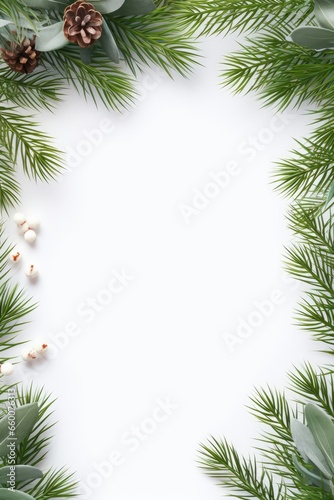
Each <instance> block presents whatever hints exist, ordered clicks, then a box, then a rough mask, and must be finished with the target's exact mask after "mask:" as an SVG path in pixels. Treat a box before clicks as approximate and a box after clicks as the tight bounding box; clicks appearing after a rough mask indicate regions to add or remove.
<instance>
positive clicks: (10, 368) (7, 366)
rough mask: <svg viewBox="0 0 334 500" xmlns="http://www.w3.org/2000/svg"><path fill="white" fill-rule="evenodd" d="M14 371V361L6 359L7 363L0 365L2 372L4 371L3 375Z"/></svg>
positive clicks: (0, 371)
mask: <svg viewBox="0 0 334 500" xmlns="http://www.w3.org/2000/svg"><path fill="white" fill-rule="evenodd" d="M13 371H14V366H13V365H12V363H8V362H7V361H6V363H4V364H3V365H0V373H2V375H11V374H12V373H13Z"/></svg>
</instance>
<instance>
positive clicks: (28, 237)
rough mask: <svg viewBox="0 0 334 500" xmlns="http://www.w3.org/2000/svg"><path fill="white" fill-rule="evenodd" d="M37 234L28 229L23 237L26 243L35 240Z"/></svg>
mask: <svg viewBox="0 0 334 500" xmlns="http://www.w3.org/2000/svg"><path fill="white" fill-rule="evenodd" d="M36 237H37V234H36V233H35V231H34V230H33V229H28V231H27V232H26V233H24V239H25V240H26V241H27V242H28V243H33V242H34V241H35V240H36Z"/></svg>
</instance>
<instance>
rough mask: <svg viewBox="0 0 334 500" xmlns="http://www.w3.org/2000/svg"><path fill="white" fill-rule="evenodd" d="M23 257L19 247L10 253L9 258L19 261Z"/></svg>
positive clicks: (12, 260)
mask: <svg viewBox="0 0 334 500" xmlns="http://www.w3.org/2000/svg"><path fill="white" fill-rule="evenodd" d="M21 258H22V254H21V252H20V250H18V249H17V248H14V249H13V250H12V251H11V252H10V254H9V260H10V261H11V262H15V263H16V262H19V261H20V260H21Z"/></svg>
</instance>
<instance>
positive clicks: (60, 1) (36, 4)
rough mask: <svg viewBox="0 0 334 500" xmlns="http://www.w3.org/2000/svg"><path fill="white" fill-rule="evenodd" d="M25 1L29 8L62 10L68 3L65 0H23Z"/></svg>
mask: <svg viewBox="0 0 334 500" xmlns="http://www.w3.org/2000/svg"><path fill="white" fill-rule="evenodd" d="M25 3H26V5H27V6H28V7H30V8H31V9H41V10H64V8H65V7H66V6H67V5H68V4H69V2H67V1H66V0H25Z"/></svg>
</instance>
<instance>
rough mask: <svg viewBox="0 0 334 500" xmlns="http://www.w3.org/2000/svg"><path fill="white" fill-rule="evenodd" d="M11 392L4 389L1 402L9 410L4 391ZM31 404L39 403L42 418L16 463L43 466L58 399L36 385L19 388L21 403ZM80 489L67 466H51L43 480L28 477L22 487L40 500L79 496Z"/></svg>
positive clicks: (24, 443)
mask: <svg viewBox="0 0 334 500" xmlns="http://www.w3.org/2000/svg"><path fill="white" fill-rule="evenodd" d="M7 391H8V387H4V386H2V388H0V400H1V401H0V403H1V405H2V406H4V407H5V408H4V410H6V404H7V398H6V399H5V398H2V394H5V393H6V392H7ZM1 398H2V399H1ZM29 403H37V404H38V408H39V416H38V421H37V423H36V424H35V426H34V428H33V430H32V433H31V434H30V436H28V437H27V438H26V439H25V440H24V441H22V442H21V443H20V445H19V446H18V447H17V448H16V465H30V466H36V465H38V466H39V467H40V466H41V464H42V463H43V461H44V460H45V458H46V456H47V453H48V445H49V442H50V439H51V436H50V434H49V431H50V429H52V427H53V425H54V424H53V423H50V422H49V420H50V417H51V414H52V405H53V403H54V401H53V400H52V399H51V396H50V394H45V393H44V390H43V389H34V387H33V386H32V385H31V386H30V387H29V388H28V389H24V388H22V387H19V388H17V406H23V405H25V404H29ZM6 463H7V458H6V457H3V465H5V464H6ZM76 488H77V482H76V481H75V480H74V475H73V474H72V473H70V472H68V471H67V469H65V468H64V467H63V468H61V469H55V468H50V469H49V470H47V471H46V472H45V474H44V475H43V477H42V478H41V479H39V480H28V481H25V482H24V484H22V483H21V484H20V490H22V491H24V492H26V493H28V494H30V495H32V496H33V497H34V498H35V499H36V500H51V499H56V498H60V499H65V498H73V497H76V496H77V493H76Z"/></svg>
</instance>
